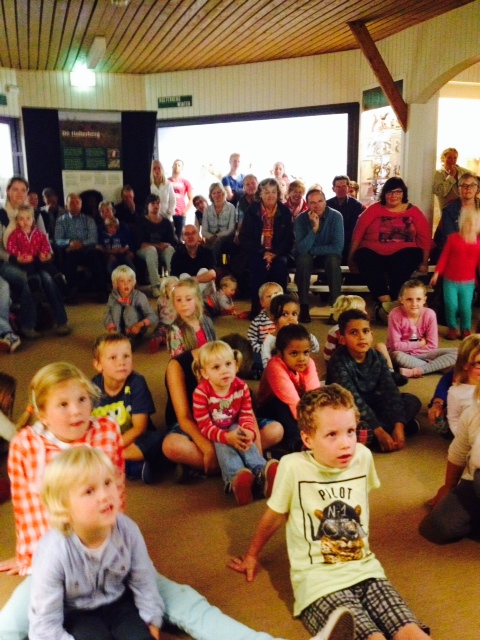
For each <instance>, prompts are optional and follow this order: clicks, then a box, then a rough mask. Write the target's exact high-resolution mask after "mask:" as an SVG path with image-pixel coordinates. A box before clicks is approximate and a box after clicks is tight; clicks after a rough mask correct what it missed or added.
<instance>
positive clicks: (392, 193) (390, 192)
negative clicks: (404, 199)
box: [385, 189, 403, 196]
mask: <svg viewBox="0 0 480 640" xmlns="http://www.w3.org/2000/svg"><path fill="white" fill-rule="evenodd" d="M385 195H386V196H392V195H394V196H398V195H402V196H403V189H393V191H386V192H385Z"/></svg>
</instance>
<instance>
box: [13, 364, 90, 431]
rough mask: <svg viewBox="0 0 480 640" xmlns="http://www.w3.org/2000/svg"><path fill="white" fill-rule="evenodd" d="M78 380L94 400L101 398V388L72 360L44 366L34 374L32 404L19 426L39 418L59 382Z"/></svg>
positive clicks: (30, 388) (31, 385) (31, 390)
mask: <svg viewBox="0 0 480 640" xmlns="http://www.w3.org/2000/svg"><path fill="white" fill-rule="evenodd" d="M71 380H76V381H77V382H79V383H80V384H81V385H82V386H83V387H84V389H85V391H86V393H87V394H88V395H89V396H90V398H91V400H92V402H96V401H97V400H98V399H99V398H100V389H99V388H98V387H96V386H95V385H94V384H93V382H91V380H89V379H88V378H87V376H86V375H85V374H84V373H83V372H82V371H80V369H78V367H76V366H75V365H74V364H70V362H52V363H51V364H47V365H46V366H45V367H42V368H41V369H40V370H39V371H37V373H36V374H35V375H34V376H33V378H32V381H31V382H30V387H29V396H30V404H29V405H28V407H27V409H26V410H25V411H24V413H23V415H22V416H21V418H20V420H19V422H18V426H19V427H20V428H21V427H26V426H27V425H29V424H33V423H34V422H35V420H36V419H38V418H39V415H38V413H39V411H44V410H45V406H46V403H47V400H48V396H49V394H50V392H51V391H52V390H53V389H54V388H55V387H56V386H57V385H59V384H65V383H66V382H70V381H71Z"/></svg>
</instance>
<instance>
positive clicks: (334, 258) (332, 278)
mask: <svg viewBox="0 0 480 640" xmlns="http://www.w3.org/2000/svg"><path fill="white" fill-rule="evenodd" d="M306 200H307V205H308V211H304V212H303V213H301V214H300V215H299V216H298V217H297V218H296V220H295V225H294V232H295V245H296V260H295V266H296V273H295V283H296V285H297V287H298V296H299V298H300V317H299V320H300V322H304V323H306V322H311V319H310V310H309V306H308V292H309V289H310V277H311V275H312V270H313V268H314V267H323V268H324V269H325V277H326V281H327V285H328V288H329V304H330V305H333V304H334V302H335V300H336V299H337V298H338V296H339V295H340V293H341V288H342V271H341V268H340V267H341V263H342V250H343V242H344V238H343V218H342V215H341V214H340V213H339V212H338V211H335V209H331V208H330V207H327V203H326V201H325V195H324V193H323V191H321V189H319V188H318V187H313V188H311V189H310V190H309V191H308V193H307V197H306Z"/></svg>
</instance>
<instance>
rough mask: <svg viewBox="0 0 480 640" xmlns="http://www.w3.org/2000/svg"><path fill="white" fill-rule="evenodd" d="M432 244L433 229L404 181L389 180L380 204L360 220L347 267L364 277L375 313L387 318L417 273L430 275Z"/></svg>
mask: <svg viewBox="0 0 480 640" xmlns="http://www.w3.org/2000/svg"><path fill="white" fill-rule="evenodd" d="M431 244H432V239H431V234H430V226H429V224H428V221H427V219H426V217H425V216H424V214H423V213H422V212H421V211H420V209H419V208H418V207H415V206H414V205H412V204H410V203H409V201H408V189H407V186H406V184H405V183H404V181H403V180H402V179H401V178H389V179H388V180H387V181H386V182H385V184H384V185H383V188H382V191H381V193H380V200H379V202H376V203H374V204H372V205H370V206H369V207H368V208H367V209H366V210H365V211H364V212H363V213H362V214H361V215H360V217H359V218H358V220H357V224H356V225H355V229H354V231H353V236H352V244H351V248H350V255H349V258H348V264H349V267H350V270H351V271H352V273H358V272H360V274H361V275H362V277H363V278H364V280H365V282H366V283H367V285H368V288H369V289H370V292H371V294H372V296H373V298H374V300H375V312H376V315H378V312H379V311H380V309H381V308H383V310H384V311H385V312H386V313H387V314H388V312H389V311H390V310H391V308H392V301H395V300H397V298H398V293H399V291H400V287H401V286H402V285H403V283H404V282H406V281H407V280H409V278H410V276H411V275H412V273H413V272H414V271H416V270H418V271H420V272H421V273H427V272H428V257H429V253H430V248H431Z"/></svg>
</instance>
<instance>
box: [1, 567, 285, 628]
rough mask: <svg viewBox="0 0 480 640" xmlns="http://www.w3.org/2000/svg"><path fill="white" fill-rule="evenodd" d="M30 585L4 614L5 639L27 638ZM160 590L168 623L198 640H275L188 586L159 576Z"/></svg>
mask: <svg viewBox="0 0 480 640" xmlns="http://www.w3.org/2000/svg"><path fill="white" fill-rule="evenodd" d="M30 583H31V577H30V576H28V577H27V578H25V580H24V581H23V582H21V583H20V584H19V585H18V587H17V588H16V589H15V591H14V592H13V594H12V595H11V597H10V599H9V600H8V602H7V604H6V605H5V606H4V607H3V609H2V610H1V611H0V639H1V640H26V639H27V636H28V606H29V601H30ZM157 587H158V592H159V593H160V595H161V596H162V598H163V601H164V603H165V621H168V622H170V623H171V624H173V625H175V626H176V627H178V628H179V629H181V630H182V631H185V632H186V633H187V634H189V635H191V636H192V638H195V640H227V639H228V640H273V638H272V636H270V635H268V634H267V633H262V632H257V631H253V629H250V628H249V627H246V626H245V625H243V624H242V623H240V622H237V621H236V620H234V619H233V618H230V617H229V616H227V615H225V614H224V613H222V612H221V611H220V609H218V608H217V607H214V606H213V605H211V604H210V603H209V602H208V600H207V599H206V598H204V597H203V596H201V595H200V594H199V593H198V592H197V591H195V589H192V587H189V586H188V585H186V584H178V583H177V582H173V581H172V580H169V579H168V578H165V577H164V576H162V575H160V574H159V573H157ZM52 640H53V639H52Z"/></svg>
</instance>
